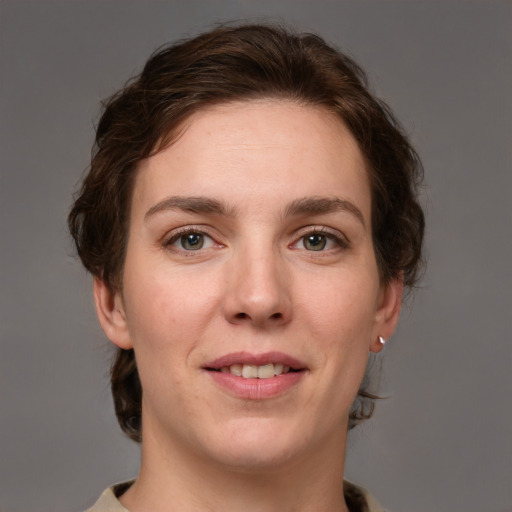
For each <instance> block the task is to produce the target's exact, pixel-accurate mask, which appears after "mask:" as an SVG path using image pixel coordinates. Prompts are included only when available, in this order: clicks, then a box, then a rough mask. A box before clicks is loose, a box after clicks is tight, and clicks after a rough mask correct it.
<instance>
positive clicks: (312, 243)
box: [303, 233, 327, 251]
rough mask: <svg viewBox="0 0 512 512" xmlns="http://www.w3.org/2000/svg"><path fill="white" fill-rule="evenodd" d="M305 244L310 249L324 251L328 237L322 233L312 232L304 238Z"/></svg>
mask: <svg viewBox="0 0 512 512" xmlns="http://www.w3.org/2000/svg"><path fill="white" fill-rule="evenodd" d="M303 244H304V248H305V249H307V250H308V251H322V250H323V249H325V246H326V245H327V237H326V236H325V235H321V234H320V233H312V234H311V235H307V236H305V237H304V238H303Z"/></svg>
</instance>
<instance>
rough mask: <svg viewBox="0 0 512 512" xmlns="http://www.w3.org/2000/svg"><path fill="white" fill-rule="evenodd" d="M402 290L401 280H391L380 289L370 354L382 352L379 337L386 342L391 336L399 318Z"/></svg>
mask: <svg viewBox="0 0 512 512" xmlns="http://www.w3.org/2000/svg"><path fill="white" fill-rule="evenodd" d="M403 289H404V283H403V280H402V279H401V278H399V279H393V280H392V281H390V282H389V283H388V284H386V285H385V286H383V287H382V289H381V292H380V295H379V299H378V304H377V310H376V312H375V322H374V327H373V332H372V339H371V340H370V351H371V352H380V351H381V350H382V348H383V344H382V343H381V342H380V341H379V336H382V338H384V340H387V339H388V338H390V337H391V335H392V334H393V331H394V330H395V327H396V325H397V323H398V318H399V316H400V309H401V307H402V294H403Z"/></svg>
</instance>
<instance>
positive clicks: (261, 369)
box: [220, 363, 290, 379]
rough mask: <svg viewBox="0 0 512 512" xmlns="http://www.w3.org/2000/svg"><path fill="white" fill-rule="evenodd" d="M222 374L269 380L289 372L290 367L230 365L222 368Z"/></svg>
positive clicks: (274, 364)
mask: <svg viewBox="0 0 512 512" xmlns="http://www.w3.org/2000/svg"><path fill="white" fill-rule="evenodd" d="M220 371H221V372H222V373H230V374H231V375H236V376H237V377H243V378H244V379H270V378H272V377H276V376H278V375H282V374H284V373H288V372H289V371H290V367H289V366H287V365H284V364H281V363H268V364H263V365H260V366H258V365H255V364H232V365H231V366H223V367H222V368H221V369H220Z"/></svg>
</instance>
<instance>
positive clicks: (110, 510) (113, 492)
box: [85, 480, 133, 512]
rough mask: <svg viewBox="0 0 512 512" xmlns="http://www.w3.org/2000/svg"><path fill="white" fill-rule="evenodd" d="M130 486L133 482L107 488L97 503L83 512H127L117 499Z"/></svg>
mask: <svg viewBox="0 0 512 512" xmlns="http://www.w3.org/2000/svg"><path fill="white" fill-rule="evenodd" d="M132 484H133V480H131V481H129V482H123V483H121V484H117V485H113V486H112V487H109V488H108V489H106V490H105V491H104V492H103V494H102V495H101V496H100V497H99V498H98V501H97V502H96V503H95V504H94V505H93V506H92V507H91V508H89V509H87V510H86V511H85V512H129V511H128V509H126V508H124V507H123V506H122V505H121V503H120V502H119V500H118V499H117V497H118V496H120V495H121V494H123V492H124V491H126V490H127V489H128V487H130V485H132Z"/></svg>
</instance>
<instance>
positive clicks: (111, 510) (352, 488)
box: [86, 481, 384, 512]
mask: <svg viewBox="0 0 512 512" xmlns="http://www.w3.org/2000/svg"><path fill="white" fill-rule="evenodd" d="M132 483H133V481H131V482H124V483H122V484H118V485H114V486H112V487H109V488H108V489H107V490H106V491H104V492H103V494H102V495H101V496H100V498H99V499H98V501H97V502H96V503H95V504H94V505H93V506H92V507H91V508H90V509H88V510H86V512H129V510H128V509H126V508H124V507H123V506H122V505H121V503H119V500H118V499H117V496H120V495H121V494H123V492H125V491H126V490H127V489H128V488H129V487H130V485H131V484H132ZM343 492H344V494H345V499H346V502H347V506H348V507H349V510H350V512H384V509H383V508H382V507H381V506H380V505H379V504H378V503H377V501H376V500H375V498H373V497H372V496H371V495H370V494H368V493H367V492H366V491H365V490H364V489H363V488H362V487H359V486H357V485H355V484H352V483H350V482H347V481H344V482H343Z"/></svg>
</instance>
